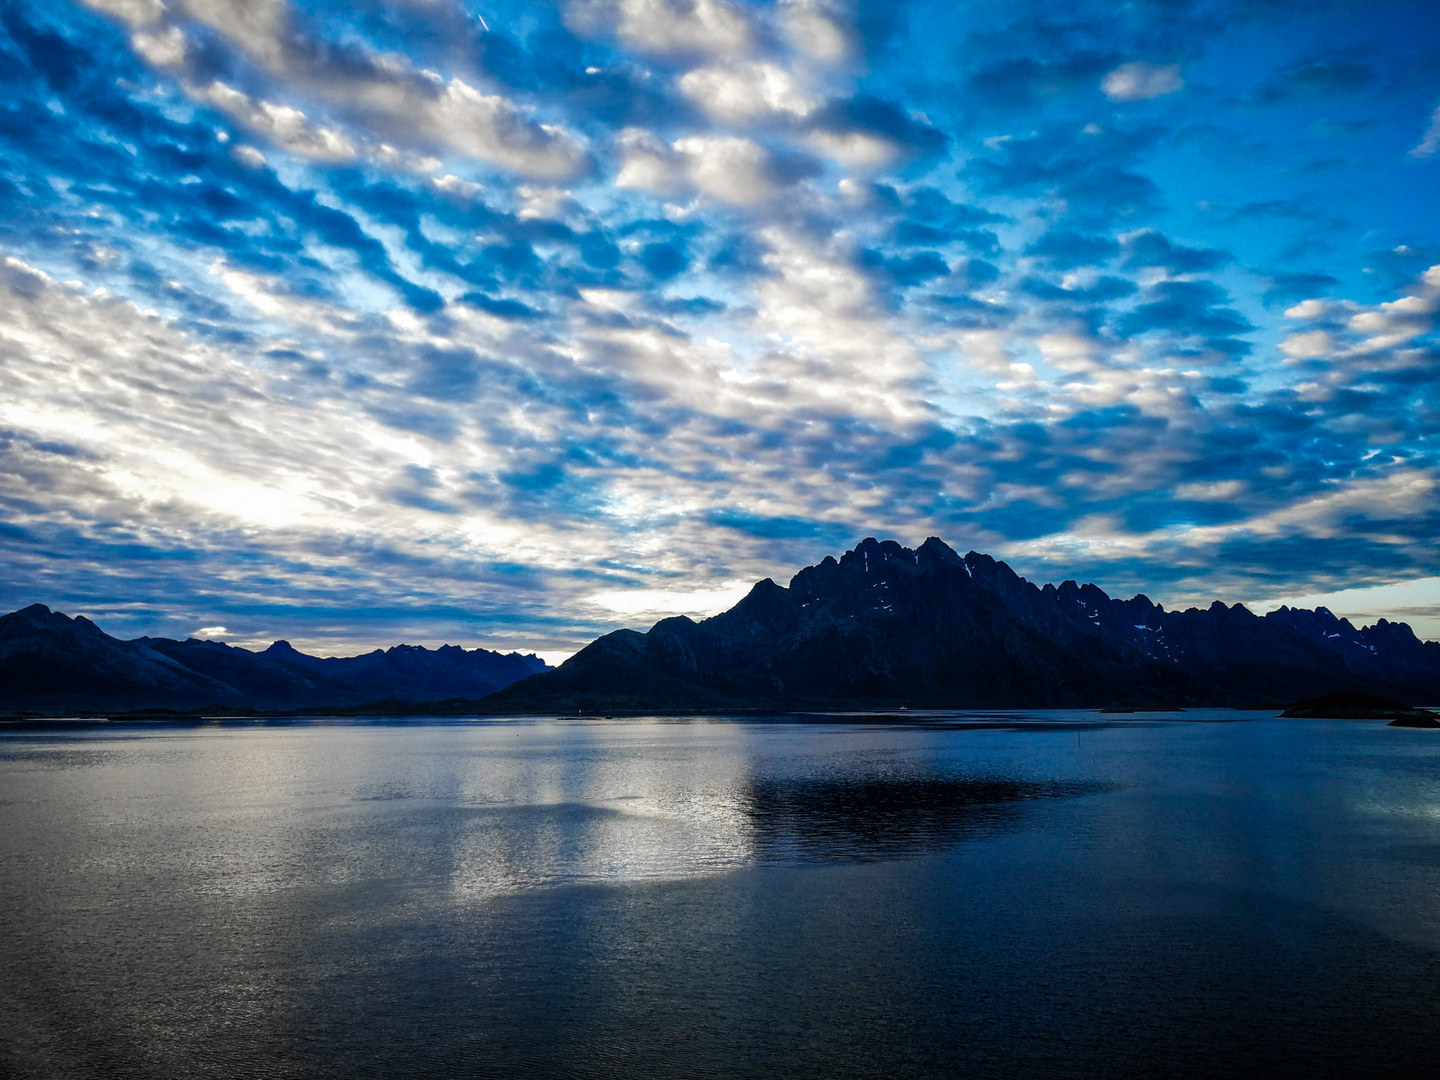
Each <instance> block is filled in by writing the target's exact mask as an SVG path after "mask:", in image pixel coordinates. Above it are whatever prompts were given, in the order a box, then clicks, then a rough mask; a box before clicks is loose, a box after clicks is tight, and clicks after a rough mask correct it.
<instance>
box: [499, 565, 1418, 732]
mask: <svg viewBox="0 0 1440 1080" xmlns="http://www.w3.org/2000/svg"><path fill="white" fill-rule="evenodd" d="M1335 690H1357V691H1362V692H1367V693H1372V694H1378V695H1383V696H1387V697H1393V698H1399V699H1402V700H1411V701H1436V700H1440V643H1437V642H1422V641H1420V640H1419V639H1417V638H1416V637H1415V635H1414V633H1413V632H1412V631H1411V630H1410V627H1409V626H1407V625H1405V624H1403V623H1391V622H1387V621H1386V620H1384V619H1382V620H1380V621H1379V622H1378V623H1377V624H1376V625H1374V626H1367V627H1364V628H1363V629H1358V630H1357V629H1356V628H1355V627H1354V626H1352V625H1351V624H1350V623H1349V621H1348V620H1345V619H1339V618H1336V617H1335V616H1334V615H1333V614H1331V613H1330V612H1329V611H1327V610H1325V609H1324V608H1319V609H1317V610H1314V611H1305V610H1295V609H1291V608H1284V607H1282V608H1280V609H1279V610H1278V611H1273V612H1270V613H1269V614H1268V615H1265V616H1263V617H1261V616H1257V615H1255V614H1254V613H1253V612H1251V611H1249V610H1247V609H1246V608H1245V607H1244V606H1242V605H1240V604H1235V605H1233V606H1230V607H1227V606H1226V605H1225V604H1223V603H1220V602H1219V601H1216V602H1215V603H1213V604H1211V605H1210V607H1208V608H1205V609H1196V608H1192V609H1189V610H1186V611H1166V610H1165V609H1164V608H1163V607H1162V606H1161V605H1159V604H1155V603H1152V602H1151V601H1150V600H1149V599H1148V598H1146V597H1145V596H1136V597H1134V598H1133V599H1130V600H1118V599H1114V598H1112V597H1110V596H1108V595H1107V594H1106V593H1105V592H1104V591H1103V590H1101V589H1100V588H1098V587H1096V586H1095V585H1077V584H1076V583H1075V582H1073V581H1066V582H1064V583H1062V584H1061V585H1059V586H1054V585H1045V586H1044V587H1043V588H1042V587H1039V586H1036V585H1035V584H1033V583H1031V582H1029V581H1026V580H1025V579H1024V578H1022V577H1020V576H1019V575H1018V574H1016V573H1015V572H1014V571H1013V570H1011V569H1010V567H1008V566H1007V565H1005V564H1004V563H1003V562H998V561H996V560H995V559H993V558H991V557H990V556H988V555H982V554H979V553H978V552H974V551H972V552H970V553H968V554H966V555H964V556H963V557H962V556H961V555H959V554H957V553H956V552H955V551H954V550H952V549H951V548H950V547H948V546H947V545H946V544H944V543H943V542H941V541H940V540H938V539H936V538H933V537H932V538H931V539H929V540H927V541H925V543H924V544H922V545H921V546H920V547H919V548H918V549H915V550H911V549H910V548H906V547H902V546H901V545H900V544H898V543H896V542H894V541H891V540H886V541H878V540H875V539H873V538H872V539H866V540H864V541H863V542H861V543H860V544H859V545H858V546H857V547H856V548H855V549H854V550H852V551H848V552H846V553H845V554H844V555H843V556H842V557H841V558H840V559H839V560H836V559H834V558H833V557H827V558H826V559H825V560H824V561H823V562H821V563H819V564H818V565H816V566H810V567H806V568H805V569H804V570H801V571H800V572H799V573H798V574H796V575H795V576H794V577H793V578H792V579H791V580H790V584H789V586H788V587H786V586H781V585H778V584H776V583H775V582H774V581H771V580H769V579H766V580H764V581H761V582H760V583H758V584H757V585H756V586H755V587H754V588H753V589H752V590H751V591H750V593H749V595H748V596H746V597H745V598H744V599H743V600H741V601H740V602H739V603H738V604H736V605H735V606H734V607H733V608H731V609H730V610H729V611H726V612H724V613H723V614H720V615H716V616H715V617H713V618H710V619H705V620H703V621H701V622H695V621H692V620H691V619H688V618H684V617H679V618H670V619H665V620H663V621H661V622H659V623H656V624H655V626H654V627H652V628H651V629H650V631H649V632H648V633H640V632H638V631H635V630H618V631H616V632H614V633H612V634H607V635H606V636H604V637H602V638H600V639H598V640H597V641H595V642H593V643H592V644H590V645H589V646H587V647H586V648H585V649H582V650H581V651H580V652H578V653H576V654H575V655H574V656H573V657H571V658H570V659H569V660H568V661H566V662H565V663H564V664H563V665H561V666H560V667H559V668H558V669H556V670H554V671H550V672H545V673H543V674H538V675H533V676H531V677H529V678H527V679H524V680H521V681H520V682H517V683H515V684H513V685H511V686H509V687H507V688H505V689H504V690H501V691H500V692H498V693H496V694H493V695H491V696H490V697H488V698H486V699H485V700H484V701H483V702H482V703H481V704H482V706H483V707H484V708H486V709H488V710H491V711H495V712H543V711H559V712H566V711H580V710H583V711H621V710H624V711H632V710H656V711H667V712H673V711H681V710H697V711H703V710H729V709H771V708H773V709H785V708H849V707H866V708H876V707H879V708H898V707H900V706H905V707H908V708H991V707H994V708H1047V707H1048V708H1061V707H1106V706H1109V707H1120V708H1123V707H1131V706H1133V707H1148V708H1154V707H1172V708H1173V707H1184V706H1237V707H1245V706H1252V707H1269V706H1271V705H1283V704H1285V703H1288V702H1292V701H1295V700H1296V699H1299V698H1305V697H1312V696H1314V695H1316V694H1323V693H1328V692H1331V691H1335Z"/></svg>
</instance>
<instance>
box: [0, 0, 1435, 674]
mask: <svg viewBox="0 0 1440 1080" xmlns="http://www.w3.org/2000/svg"><path fill="white" fill-rule="evenodd" d="M1392 6H1394V7H1395V11H1394V12H1392V13H1391V14H1393V15H1394V16H1395V18H1396V19H1402V18H1404V17H1405V16H1406V13H1405V11H1404V10H1402V9H1403V8H1404V7H1405V5H1403V4H1395V5H1392ZM1417 10H1418V9H1417ZM1360 19H1361V16H1360V15H1359V14H1352V13H1348V12H1346V11H1344V10H1341V9H1335V10H1329V9H1327V10H1325V11H1323V12H1313V11H1309V10H1305V9H1302V8H1296V9H1295V10H1293V11H1291V10H1288V9H1285V8H1283V6H1282V7H1276V6H1274V5H1271V4H1249V3H1243V2H1241V3H1231V4H1218V3H1205V2H1201V0H1195V2H1193V3H1187V4H1182V5H1179V6H1174V5H1170V6H1166V7H1165V8H1163V10H1162V9H1161V8H1160V7H1156V8H1155V9H1154V10H1153V11H1152V10H1151V9H1149V8H1147V7H1144V6H1141V7H1137V8H1134V9H1127V11H1126V13H1124V14H1123V15H1122V14H1119V13H1117V10H1116V9H1115V8H1114V7H1113V6H1112V5H1101V4H1093V5H1078V6H1077V5H1075V4H1060V3H1054V4H1050V3H1044V2H1033V3H1027V4H1024V5H1014V4H1008V3H998V2H996V3H988V2H986V3H979V4H973V5H966V6H964V8H963V9H958V10H957V9H956V7H955V5H951V4H940V3H911V4H872V3H869V2H858V0H857V2H846V0H833V2H830V0H826V2H821V0H784V2H779V3H774V4H770V3H732V2H727V0H574V2H570V3H562V4H533V5H527V4H521V5H510V6H508V7H497V6H492V5H488V4H485V3H479V2H474V3H472V2H469V0H465V2H462V0H433V2H430V3H425V4H364V5H353V4H340V3H331V2H327V0H316V2H314V3H309V4H302V3H298V2H287V0H265V2H261V3H255V2H241V0H164V2H162V0H83V2H77V3H74V4H40V3H38V2H36V3H19V2H15V0H10V2H8V3H6V4H4V5H3V7H0V80H3V82H4V89H5V96H4V105H3V107H0V143H3V154H0V202H3V204H4V205H3V211H4V213H3V215H0V259H3V266H0V357H3V365H0V387H3V389H0V455H3V467H0V500H3V502H0V505H3V508H4V509H3V515H4V516H3V521H0V550H3V552H4V556H3V557H4V558H5V560H6V565H7V569H8V571H9V572H8V573H7V574H6V575H5V581H6V585H5V589H4V595H3V597H0V600H3V602H4V603H6V604H7V605H9V606H15V605H18V604H22V603H29V602H33V601H37V600H39V601H44V602H46V603H50V604H51V605H52V606H56V607H59V608H61V609H64V610H71V611H84V612H86V613H87V614H90V615H92V616H93V617H96V618H99V619H101V620H102V624H103V625H105V626H106V627H107V628H112V629H114V630H116V631H117V632H131V631H133V632H141V631H145V630H150V631H158V632H165V633H175V634H182V635H183V634H189V633H198V634H201V635H202V636H206V637H224V638H225V639H227V640H231V641H237V642H242V641H243V642H260V641H265V640H268V639H269V638H270V637H275V636H281V635H284V636H288V637H290V638H291V639H292V640H295V641H296V642H297V643H307V644H310V645H312V646H313V647H319V648H325V649H332V650H335V649H343V648H347V647H360V646H369V645H373V644H379V643H386V642H389V641H393V640H396V639H399V638H401V637H404V638H408V639H409V640H414V641H426V642H438V641H440V640H446V639H448V640H452V641H464V642H466V643H467V644H468V643H485V644H489V645H492V646H503V647H526V648H534V647H539V648H543V649H547V650H550V651H558V652H563V651H565V650H567V649H571V648H574V647H575V646H576V645H577V644H579V643H581V642H583V641H585V640H587V639H588V638H589V637H591V636H593V635H594V634H595V633H597V632H600V631H602V630H605V629H608V628H611V627H613V626H615V625H619V624H620V622H621V620H624V619H627V618H640V617H645V618H649V617H652V616H653V615H654V614H655V613H664V612H673V611H690V612H693V613H704V612H706V611H709V610H713V609H718V608H719V607H723V606H725V605H726V604H728V603H729V602H731V601H732V600H733V598H734V596H735V595H736V594H737V589H740V588H742V587H743V583H744V582H746V581H749V580H753V579H755V578H758V577H762V576H767V575H783V574H784V573H785V572H786V571H787V570H789V569H791V568H793V567H796V566H798V565H800V564H802V563H804V562H807V561H813V560H814V559H816V558H818V557H820V556H822V555H823V554H825V553H827V552H830V551H833V550H835V549H836V548H837V547H839V546H841V545H843V544H846V543H847V542H850V541H853V540H854V539H856V538H858V537H859V536H862V535H867V534H877V535H894V536H897V537H899V538H902V539H906V540H911V541H917V540H920V539H922V538H923V537H924V536H926V535H931V534H938V535H940V536H942V537H945V538H946V539H948V540H950V541H951V542H952V543H954V544H957V545H959V546H961V547H962V548H964V547H976V548H979V549H981V550H987V551H990V552H993V553H995V554H996V555H998V556H1001V557H1004V558H1007V559H1009V560H1010V561H1012V562H1013V563H1014V564H1015V565H1016V566H1017V568H1018V569H1020V570H1021V571H1022V572H1024V573H1027V574H1029V575H1032V576H1034V577H1039V578H1049V577H1056V576H1085V577H1090V578H1093V579H1096V580H1099V581H1100V582H1101V583H1102V584H1105V585H1106V586H1108V587H1111V588H1112V589H1113V590H1116V591H1123V590H1125V589H1128V588H1136V589H1144V590H1146V591H1147V592H1149V593H1150V594H1151V595H1152V596H1153V597H1155V598H1157V599H1161V600H1164V601H1165V602H1167V603H1176V602H1184V601H1186V600H1190V599H1201V598H1204V599H1209V598H1210V597H1212V596H1221V597H1225V598H1227V599H1232V600H1234V599H1242V598H1243V599H1249V600H1260V601H1263V600H1264V599H1265V598H1266V597H1283V596H1295V595H1301V594H1314V593H1317V592H1324V591H1327V590H1335V589H1341V588H1346V587H1359V586H1365V585H1379V584H1384V583H1388V582H1395V581H1402V580H1406V579H1414V578H1423V577H1426V576H1431V575H1436V574H1440V565H1437V563H1440V559H1437V556H1436V552H1435V548H1434V545H1433V543H1432V542H1431V540H1432V538H1433V536H1434V533H1435V530H1436V527H1437V525H1440V521H1437V517H1440V486H1437V485H1440V475H1437V468H1436V456H1435V455H1436V448H1435V432H1436V430H1437V420H1440V407H1437V393H1436V371H1437V355H1436V342H1435V338H1434V319H1435V315H1436V312H1437V310H1440V237H1437V236H1436V235H1435V229H1436V226H1435V223H1434V219H1433V214H1431V213H1430V212H1429V207H1430V202H1429V200H1430V198H1431V195H1432V193H1433V188H1434V183H1435V173H1434V170H1435V169H1436V168H1437V165H1436V164H1435V157H1434V155H1433V154H1432V151H1433V150H1434V147H1433V146H1432V145H1431V144H1432V143H1433V142H1434V141H1435V140H1434V138H1433V135H1434V132H1433V131H1428V132H1427V131H1426V130H1425V128H1426V124H1429V125H1430V127H1432V128H1433V126H1434V125H1433V123H1432V122H1431V121H1432V119H1433V115H1432V114H1433V108H1434V99H1433V95H1434V86H1433V85H1430V84H1428V83H1427V82H1426V81H1425V78H1424V76H1423V73H1424V72H1426V71H1434V70H1436V69H1437V64H1440V39H1437V37H1436V35H1435V34H1434V33H1433V31H1432V29H1430V27H1431V23H1432V22H1433V20H1423V19H1422V20H1419V21H1418V22H1414V25H1416V26H1418V27H1420V29H1419V31H1417V33H1415V34H1412V35H1409V36H1407V38H1406V39H1405V40H1403V41H1396V42H1388V43H1385V44H1384V45H1383V46H1380V45H1376V46H1374V47H1372V48H1370V49H1369V51H1368V52H1366V54H1365V55H1364V56H1363V57H1357V56H1349V55H1346V54H1345V49H1346V48H1348V47H1349V46H1350V43H1351V42H1353V41H1354V40H1356V39H1357V35H1359V31H1360V30H1362V29H1363V28H1364V27H1363V25H1362V24H1361V22H1360V21H1358V20H1360ZM1297 24H1302V25H1303V26H1304V28H1305V34H1303V35H1297V34H1293V33H1291V32H1290V31H1291V30H1292V29H1293V28H1294V26H1295V25H1297ZM1282 29H1284V30H1285V32H1284V33H1281V32H1280V31H1281V30H1282ZM1359 36H1363V35H1359ZM1367 40H1368V39H1367ZM1236 57H1243V58H1244V60H1245V62H1244V63H1237V62H1236ZM1417 130H1418V131H1420V132H1421V137H1420V142H1419V143H1418V144H1417V142H1416V137H1417V134H1416V133H1417ZM1316 177H1321V178H1324V179H1323V186H1320V185H1321V183H1322V181H1321V180H1317V179H1314V178H1316ZM1381 192H1383V195H1382V194H1381ZM1317 207H1322V208H1323V209H1322V210H1317V209H1316V208H1317ZM1237 208H1239V209H1237ZM1247 208H1249V209H1247ZM1242 211H1243V212H1242ZM737 583H741V584H737ZM197 627H198V628H201V629H199V630H197V629H196V628H197ZM1433 632H1434V631H1433V630H1432V633H1433Z"/></svg>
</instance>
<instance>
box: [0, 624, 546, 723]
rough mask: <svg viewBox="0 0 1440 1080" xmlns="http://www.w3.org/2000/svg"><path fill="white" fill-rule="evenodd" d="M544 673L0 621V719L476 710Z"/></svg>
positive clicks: (482, 659)
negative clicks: (425, 706)
mask: <svg viewBox="0 0 1440 1080" xmlns="http://www.w3.org/2000/svg"><path fill="white" fill-rule="evenodd" d="M545 670H547V665H546V664H545V663H544V662H543V661H542V660H540V659H539V658H538V657H535V656H533V655H532V656H521V655H520V654H519V653H509V654H501V653H496V652H490V651H488V650H485V649H472V650H468V651H467V650H465V649H461V648H458V647H456V646H453V645H446V646H443V647H441V648H439V649H434V650H431V649H425V648H422V647H420V646H415V645H396V646H395V647H394V648H391V649H388V650H380V649H377V650H375V651H374V652H372V653H368V654H366V655H364V656H351V657H323V658H322V657H318V656H307V655H305V654H304V653H302V652H298V651H296V650H295V649H294V648H292V647H291V645H290V643H289V642H287V641H277V642H275V643H274V644H273V645H271V646H270V647H269V648H268V649H266V650H265V651H264V652H261V653H253V652H250V651H249V650H247V649H238V648H235V647H233V646H230V645H225V644H223V643H221V642H218V641H199V640H196V639H195V638H191V639H189V640H188V641H173V640H170V639H169V638H148V637H142V638H136V639H135V640H133V641H121V640H119V639H117V638H113V637H111V636H110V635H109V634H106V633H105V632H104V631H102V630H101V629H100V628H99V627H98V626H96V625H95V624H94V623H93V622H91V621H90V620H89V619H86V618H85V617H84V616H77V617H76V618H73V619H72V618H69V617H68V616H65V615H62V614H60V613H59V612H57V611H51V610H50V609H49V608H47V607H45V606H44V605H43V604H34V605H32V606H31V607H28V608H24V609H23V610H21V611H15V612H11V613H10V614H9V615H5V616H0V711H7V712H22V711H24V712H41V713H51V714H54V713H61V712H71V711H73V712H86V713H88V712H96V711H113V712H120V711H126V710H132V709H156V708H168V709H195V708H204V707H206V706H223V707H230V708H255V709H271V710H288V709H303V708H306V707H311V706H314V707H336V706H342V707H343V706H346V705H362V704H365V703H369V702H374V701H377V700H379V699H388V700H391V701H395V702H430V701H438V700H442V699H446V698H467V699H473V698H479V697H483V696H485V695H486V694H490V693H493V692H494V691H496V690H499V689H501V688H502V687H505V686H508V685H510V684H511V683H513V682H515V681H517V680H518V679H523V678H525V677H526V676H528V675H532V674H534V673H536V672H540V671H545Z"/></svg>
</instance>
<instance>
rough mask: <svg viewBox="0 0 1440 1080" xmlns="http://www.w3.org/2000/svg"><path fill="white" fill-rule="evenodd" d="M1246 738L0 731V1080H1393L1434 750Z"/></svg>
mask: <svg viewBox="0 0 1440 1080" xmlns="http://www.w3.org/2000/svg"><path fill="white" fill-rule="evenodd" d="M1243 715H1244V714H1230V713H1223V714H1216V715H1215V716H1213V717H1206V716H1205V715H1203V714H1196V713H1189V714H1185V716H1184V718H1183V719H1179V720H1173V719H1172V720H1164V721H1162V720H1158V719H1157V720H1142V719H1129V718H1127V719H1125V720H1119V721H1114V722H1102V721H1103V719H1104V718H1100V717H1097V716H1096V715H1095V714H1082V713H1034V714H1026V715H1025V716H1023V717H1017V718H1004V717H1000V718H995V717H991V718H983V717H971V718H969V719H968V720H967V719H960V720H954V719H952V720H950V721H944V720H941V721H931V722H904V723H895V722H883V723H880V722H864V721H863V720H858V719H857V720H855V721H853V722H849V723H841V724H836V723H820V722H794V723H791V722H769V723H732V722H721V721H706V720H704V719H696V720H692V721H687V722H674V721H657V720H634V721H595V722H588V723H586V722H554V721H544V722H530V721H500V722H457V723H443V724H430V723H421V722H412V723H391V724H382V723H329V722H327V723H316V724H305V723H296V724H285V725H237V726H219V725H216V726H202V727H193V728H157V727H149V728H133V729H118V730H117V729H106V728H94V727H92V728H86V729H75V730H71V731H58V730H25V731H14V730H12V731H9V732H7V733H5V734H3V735H0V1074H4V1075H14V1076H20V1077H30V1076H36V1077H49V1076H63V1077H132V1076H133V1077H157V1076H164V1077H175V1078H183V1077H206V1076H215V1077H245V1076H256V1077H261V1076H264V1077H283V1076H305V1077H332V1076H333V1077H351V1076H415V1077H465V1076H495V1077H514V1076H555V1077H667V1076H685V1077H708V1076H714V1077H750V1076H754V1077H760V1076H765V1077H772V1076H785V1077H790V1076H794V1077H809V1076H814V1077H822V1076H823V1077H843V1076H876V1077H881V1076H883V1077H896V1076H939V1075H947V1076H948V1075H953V1074H957V1073H959V1074H964V1075H968V1076H976V1077H988V1076H995V1077H1015V1076H1026V1077H1031V1076H1041V1077H1048V1076H1056V1077H1066V1076H1077V1077H1081V1076H1083V1077H1093V1076H1116V1077H1119V1076H1125V1077H1129V1076H1162V1075H1163V1076H1165V1077H1176V1076H1207V1077H1213V1076H1216V1075H1230V1074H1238V1073H1240V1072H1241V1071H1246V1072H1251V1073H1259V1074H1261V1075H1268V1076H1296V1077H1299V1076H1304V1077H1317V1076H1353V1075H1366V1076H1406V1077H1407V1078H1408V1077H1413V1076H1415V1075H1419V1074H1428V1071H1429V1069H1430V1068H1433V1067H1434V1055H1435V1050H1436V1049H1437V1047H1440V1038H1437V1024H1436V1010H1437V1006H1440V738H1437V737H1436V733H1434V732H1427V731H1404V730H1398V729H1393V728H1386V727H1384V726H1383V725H1380V724H1374V723H1345V722H1325V721H1285V720H1273V719H1263V720H1247V721H1245V722H1233V721H1234V720H1235V718H1236V717H1237V716H1243ZM1221 720H1225V721H1231V722H1220V721H1221Z"/></svg>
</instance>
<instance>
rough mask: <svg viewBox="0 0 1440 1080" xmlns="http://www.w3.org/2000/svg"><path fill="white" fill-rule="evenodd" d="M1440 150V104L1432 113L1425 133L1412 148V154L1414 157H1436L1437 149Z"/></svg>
mask: <svg viewBox="0 0 1440 1080" xmlns="http://www.w3.org/2000/svg"><path fill="white" fill-rule="evenodd" d="M1436 150H1440V106H1437V107H1436V109H1435V111H1434V112H1433V113H1431V114H1430V126H1429V127H1428V128H1426V129H1425V134H1424V135H1422V136H1421V137H1420V141H1419V142H1418V143H1416V144H1415V145H1414V146H1413V147H1411V149H1410V156H1411V157H1413V158H1428V157H1434V156H1435V151H1436Z"/></svg>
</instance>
